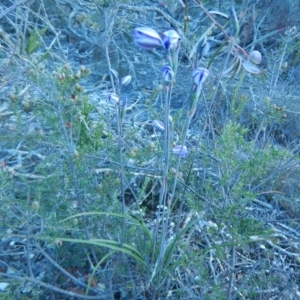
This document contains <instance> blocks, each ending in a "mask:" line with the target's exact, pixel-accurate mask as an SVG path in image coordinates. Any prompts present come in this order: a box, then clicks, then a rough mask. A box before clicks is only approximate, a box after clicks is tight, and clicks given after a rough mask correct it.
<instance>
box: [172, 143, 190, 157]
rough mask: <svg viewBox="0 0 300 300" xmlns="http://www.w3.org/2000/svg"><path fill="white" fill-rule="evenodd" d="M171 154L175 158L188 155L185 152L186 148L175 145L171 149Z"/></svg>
mask: <svg viewBox="0 0 300 300" xmlns="http://www.w3.org/2000/svg"><path fill="white" fill-rule="evenodd" d="M172 152H173V153H174V154H175V155H177V156H181V157H187V156H188V155H189V152H188V150H187V147H186V146H182V145H177V146H175V147H174V148H173V149H172Z"/></svg>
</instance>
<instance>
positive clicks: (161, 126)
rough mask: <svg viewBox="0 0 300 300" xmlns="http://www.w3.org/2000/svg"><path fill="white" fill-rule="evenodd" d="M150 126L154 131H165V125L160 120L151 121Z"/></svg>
mask: <svg viewBox="0 0 300 300" xmlns="http://www.w3.org/2000/svg"><path fill="white" fill-rule="evenodd" d="M152 125H153V127H154V128H155V129H158V130H161V131H164V130H165V125H164V123H163V122H162V121H160V120H153V121H152Z"/></svg>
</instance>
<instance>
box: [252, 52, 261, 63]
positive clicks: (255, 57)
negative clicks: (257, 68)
mask: <svg viewBox="0 0 300 300" xmlns="http://www.w3.org/2000/svg"><path fill="white" fill-rule="evenodd" d="M250 60H251V61H252V62H253V63H254V64H256V65H259V64H260V63H261V54H260V52H259V51H256V50H255V51H252V52H251V53H250Z"/></svg>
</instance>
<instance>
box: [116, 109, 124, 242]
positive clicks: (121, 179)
mask: <svg viewBox="0 0 300 300" xmlns="http://www.w3.org/2000/svg"><path fill="white" fill-rule="evenodd" d="M121 110H122V107H121V106H120V104H117V105H116V113H117V125H118V148H119V162H120V172H119V173H120V184H121V195H122V214H123V215H125V191H124V177H123V176H124V168H123V153H122V141H123V139H122V124H123V120H122V116H121ZM124 240H125V218H122V233H121V242H120V244H121V246H122V245H123V243H124Z"/></svg>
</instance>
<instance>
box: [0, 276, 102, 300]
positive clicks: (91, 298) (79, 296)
mask: <svg viewBox="0 0 300 300" xmlns="http://www.w3.org/2000/svg"><path fill="white" fill-rule="evenodd" d="M0 276H1V277H6V278H11V279H15V280H19V281H20V282H22V283H25V282H31V283H33V284H35V285H38V286H41V287H44V288H46V289H48V290H50V291H53V292H57V293H60V294H63V295H67V296H68V297H75V298H77V299H86V300H101V299H105V300H106V299H107V295H105V296H101V295H97V296H85V295H82V294H77V293H74V292H69V291H66V290H63V289H60V288H58V287H55V286H53V285H51V284H48V283H45V282H43V281H40V280H38V279H34V278H30V277H22V276H16V275H12V274H6V273H2V272H0Z"/></svg>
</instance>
